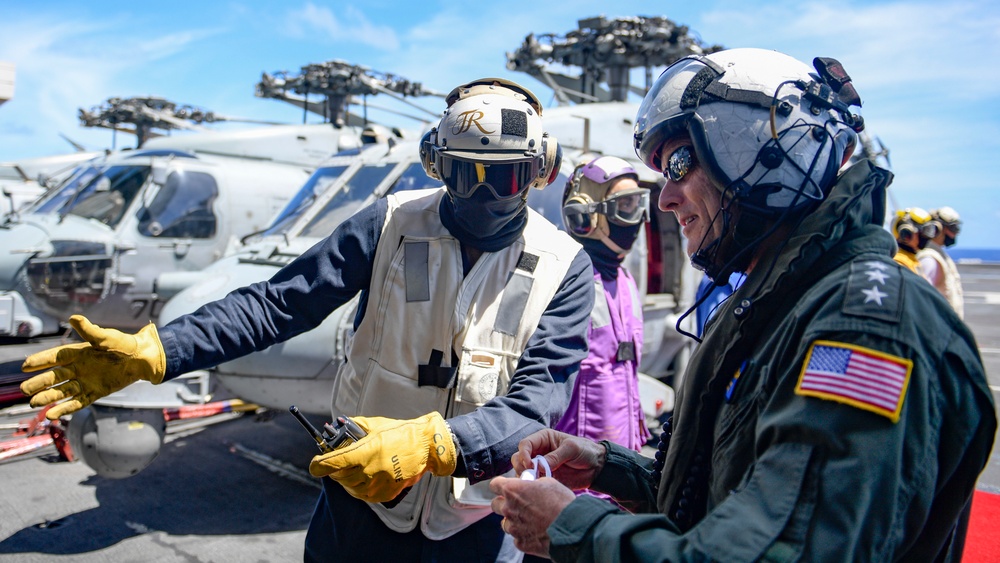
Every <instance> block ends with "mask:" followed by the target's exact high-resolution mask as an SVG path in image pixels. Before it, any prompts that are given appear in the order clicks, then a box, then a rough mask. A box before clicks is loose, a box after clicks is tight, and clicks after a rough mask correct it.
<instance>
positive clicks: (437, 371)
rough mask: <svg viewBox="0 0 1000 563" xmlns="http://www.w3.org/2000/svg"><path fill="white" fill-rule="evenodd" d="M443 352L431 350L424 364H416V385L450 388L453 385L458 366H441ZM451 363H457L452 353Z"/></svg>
mask: <svg viewBox="0 0 1000 563" xmlns="http://www.w3.org/2000/svg"><path fill="white" fill-rule="evenodd" d="M443 359H444V352H442V351H441V350H431V357H430V360H428V362H427V364H426V365H420V366H417V385H419V386H420V387H428V386H429V387H440V388H441V389H451V388H452V387H454V386H455V375H456V374H458V367H457V366H456V367H450V368H449V367H442V366H441V360H443ZM452 364H458V358H456V357H455V355H454V353H452Z"/></svg>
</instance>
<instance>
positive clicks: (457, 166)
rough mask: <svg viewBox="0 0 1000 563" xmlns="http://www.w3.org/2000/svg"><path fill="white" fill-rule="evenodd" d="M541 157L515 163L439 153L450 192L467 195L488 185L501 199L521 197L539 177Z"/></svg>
mask: <svg viewBox="0 0 1000 563" xmlns="http://www.w3.org/2000/svg"><path fill="white" fill-rule="evenodd" d="M538 165H539V164H538V159H537V158H532V159H530V160H521V161H515V162H493V163H484V162H471V161H468V160H462V159H460V158H452V157H450V156H446V155H444V154H441V153H438V172H439V174H440V175H441V180H442V181H444V184H445V186H447V187H448V191H449V192H451V194H452V195H453V196H455V197H460V198H468V197H471V196H472V194H473V193H475V191H476V190H477V189H479V188H480V187H485V188H486V189H488V190H489V191H490V192H492V193H493V197H495V198H497V199H498V200H504V199H512V198H515V197H519V196H521V195H522V194H523V193H524V192H525V191H526V190H527V189H528V187H530V186H531V183H532V182H533V181H534V180H535V179H536V178H537V177H538V171H539V167H538Z"/></svg>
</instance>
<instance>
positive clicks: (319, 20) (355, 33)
mask: <svg viewBox="0 0 1000 563" xmlns="http://www.w3.org/2000/svg"><path fill="white" fill-rule="evenodd" d="M337 13H338V14H341V15H340V16H338V15H337V14H334V12H333V10H331V9H330V8H325V7H320V6H317V5H315V4H313V3H312V2H307V3H306V5H305V6H303V7H302V8H301V9H299V10H293V11H292V12H290V13H289V14H288V16H287V18H286V21H285V32H286V33H288V34H289V35H291V36H293V37H298V38H302V37H313V36H316V35H317V34H319V37H317V39H325V40H327V41H331V42H334V43H344V42H358V43H361V44H363V45H368V46H369V47H375V48H376V49H380V50H383V51H396V50H397V49H399V39H398V38H397V37H396V33H395V31H394V30H393V29H392V28H391V27H389V26H385V25H375V24H373V23H372V22H371V21H369V19H368V17H367V16H365V14H364V13H362V12H361V11H360V10H358V9H357V8H355V7H354V6H338V8H337Z"/></svg>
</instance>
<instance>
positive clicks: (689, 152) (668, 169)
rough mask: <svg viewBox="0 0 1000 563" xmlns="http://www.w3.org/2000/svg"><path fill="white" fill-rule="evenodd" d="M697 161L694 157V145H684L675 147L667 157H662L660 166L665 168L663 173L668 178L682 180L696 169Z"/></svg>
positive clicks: (676, 180)
mask: <svg viewBox="0 0 1000 563" xmlns="http://www.w3.org/2000/svg"><path fill="white" fill-rule="evenodd" d="M697 162H698V161H697V160H695V157H694V147H692V146H691V145H683V146H680V147H677V148H676V149H674V152H672V153H670V155H669V156H667V157H666V158H662V159H661V161H660V167H661V168H663V175H664V176H665V177H666V178H667V179H669V180H670V181H671V182H680V181H681V180H683V179H684V177H685V176H687V174H688V172H690V171H691V170H693V169H694V166H695V164H696V163H697Z"/></svg>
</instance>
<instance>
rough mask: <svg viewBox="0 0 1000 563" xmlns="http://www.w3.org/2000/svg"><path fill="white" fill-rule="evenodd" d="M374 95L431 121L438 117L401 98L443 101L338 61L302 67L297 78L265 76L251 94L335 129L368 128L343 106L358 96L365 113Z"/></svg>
mask: <svg viewBox="0 0 1000 563" xmlns="http://www.w3.org/2000/svg"><path fill="white" fill-rule="evenodd" d="M314 94H319V95H320V96H322V99H321V100H320V101H310V100H309V96H310V95H314ZM376 94H386V95H388V96H390V97H392V98H394V99H396V100H398V101H400V102H402V103H404V104H407V105H409V106H411V107H413V108H416V109H418V110H420V111H423V112H425V113H427V114H429V115H430V117H432V118H434V119H437V118H438V117H440V114H438V113H435V112H432V111H430V110H428V109H426V108H423V107H420V106H419V105H417V104H414V103H412V102H410V101H409V100H407V99H405V98H407V97H417V96H437V97H441V98H443V97H444V94H443V93H441V92H436V91H434V90H430V89H427V88H424V87H423V85H422V84H421V83H419V82H413V81H410V80H407V79H405V78H403V77H401V76H397V75H395V74H389V73H385V72H378V71H373V70H371V69H369V68H368V67H364V66H360V65H354V64H350V63H347V62H344V61H341V60H331V61H327V62H325V63H317V64H309V65H306V66H304V67H302V70H301V72H300V73H299V74H298V75H293V74H292V73H290V72H288V71H281V72H276V73H274V74H268V73H266V72H265V73H263V75H262V76H261V79H260V82H258V83H257V88H256V93H255V95H256V96H257V97H259V98H275V99H279V100H283V101H286V102H288V103H290V104H292V105H294V106H297V107H300V108H302V110H303V113H302V120H303V123H304V122H305V117H306V113H307V112H312V113H315V114H317V115H321V116H323V119H324V120H325V121H327V122H330V123H332V124H334V126H336V127H343V126H344V125H361V126H364V125H368V118H367V115H363V116H361V117H358V116H354V115H352V114H350V112H348V110H347V106H348V105H349V104H350V103H357V102H356V101H355V100H354V97H355V96H361V97H362V98H363V100H362V105H363V107H365V109H366V110H367V97H368V96H369V95H376ZM365 113H367V111H366V112H365ZM407 117H409V116H407Z"/></svg>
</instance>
